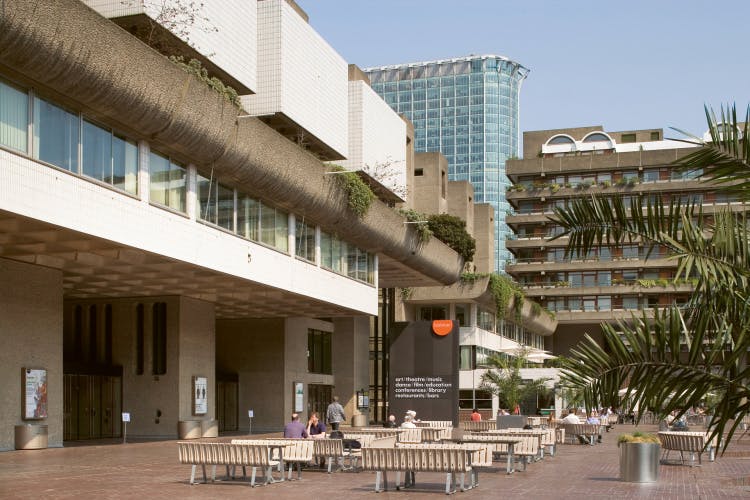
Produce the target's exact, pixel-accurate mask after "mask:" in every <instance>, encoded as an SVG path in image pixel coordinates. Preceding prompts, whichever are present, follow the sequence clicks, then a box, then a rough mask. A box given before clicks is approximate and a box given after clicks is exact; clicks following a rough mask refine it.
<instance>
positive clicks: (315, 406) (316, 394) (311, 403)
mask: <svg viewBox="0 0 750 500" xmlns="http://www.w3.org/2000/svg"><path fill="white" fill-rule="evenodd" d="M332 399H333V386H331V385H318V384H308V386H307V415H309V414H310V413H312V412H318V416H319V417H320V420H322V421H325V419H326V410H327V409H328V405H329V404H330V403H331V401H332ZM307 415H301V416H300V420H303V421H305V420H306V419H307Z"/></svg>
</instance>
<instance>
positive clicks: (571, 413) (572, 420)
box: [562, 408, 581, 424]
mask: <svg viewBox="0 0 750 500" xmlns="http://www.w3.org/2000/svg"><path fill="white" fill-rule="evenodd" d="M562 421H563V423H565V424H580V423H581V421H580V419H579V418H578V415H576V410H575V408H571V409H570V410H568V414H567V415H565V418H563V419H562Z"/></svg>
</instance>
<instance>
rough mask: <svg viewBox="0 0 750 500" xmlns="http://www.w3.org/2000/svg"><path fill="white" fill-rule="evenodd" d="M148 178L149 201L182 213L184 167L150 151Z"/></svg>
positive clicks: (185, 173) (184, 187)
mask: <svg viewBox="0 0 750 500" xmlns="http://www.w3.org/2000/svg"><path fill="white" fill-rule="evenodd" d="M149 177H150V183H151V186H150V187H151V193H150V195H151V197H150V199H151V201H152V202H154V203H159V204H160V205H164V206H166V207H169V208H171V209H173V210H177V211H178V212H183V213H184V212H185V194H186V185H185V179H186V177H187V171H186V170H185V167H183V166H182V165H180V164H179V163H176V162H174V161H172V160H170V159H169V158H168V157H166V156H162V155H160V154H159V153H156V152H153V151H152V152H151V154H150V156H149Z"/></svg>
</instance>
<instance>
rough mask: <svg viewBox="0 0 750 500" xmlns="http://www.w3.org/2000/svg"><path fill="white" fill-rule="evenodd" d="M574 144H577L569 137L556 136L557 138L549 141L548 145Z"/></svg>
mask: <svg viewBox="0 0 750 500" xmlns="http://www.w3.org/2000/svg"><path fill="white" fill-rule="evenodd" d="M574 143H575V142H574V141H573V139H571V138H570V137H568V136H567V135H556V136H555V137H553V138H552V139H550V140H549V141H547V144H550V145H552V144H574Z"/></svg>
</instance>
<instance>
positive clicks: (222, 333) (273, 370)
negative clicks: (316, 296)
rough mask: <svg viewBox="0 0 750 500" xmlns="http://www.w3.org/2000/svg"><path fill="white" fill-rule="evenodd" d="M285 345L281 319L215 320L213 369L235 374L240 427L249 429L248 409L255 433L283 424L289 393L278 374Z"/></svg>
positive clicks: (277, 427)
mask: <svg viewBox="0 0 750 500" xmlns="http://www.w3.org/2000/svg"><path fill="white" fill-rule="evenodd" d="M284 344H285V335H284V320H283V319H278V318H274V319H236V320H218V321H217V322H216V369H217V371H218V372H220V373H229V374H237V376H238V380H239V397H238V406H239V408H238V409H239V428H240V430H243V431H247V430H248V427H249V420H248V418H247V411H248V410H253V411H254V412H255V417H254V418H253V431H254V432H255V431H278V430H280V429H281V428H282V427H283V424H284V422H285V420H284V419H285V418H286V412H285V410H284V405H283V400H284V396H285V395H286V394H291V387H289V388H285V386H284V377H283V376H281V373H280V372H283V369H284ZM305 345H306V343H305ZM287 399H289V398H287Z"/></svg>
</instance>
